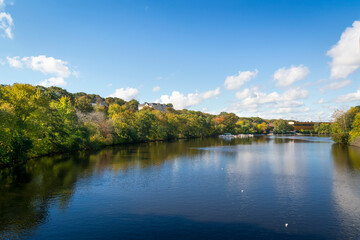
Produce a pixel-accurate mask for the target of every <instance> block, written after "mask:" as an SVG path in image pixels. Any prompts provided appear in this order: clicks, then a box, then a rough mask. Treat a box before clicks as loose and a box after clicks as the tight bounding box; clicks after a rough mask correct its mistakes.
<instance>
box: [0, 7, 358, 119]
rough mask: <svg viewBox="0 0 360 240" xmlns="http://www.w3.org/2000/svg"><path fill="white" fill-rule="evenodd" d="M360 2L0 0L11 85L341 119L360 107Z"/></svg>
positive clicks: (242, 112)
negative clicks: (342, 113) (336, 114)
mask: <svg viewBox="0 0 360 240" xmlns="http://www.w3.org/2000/svg"><path fill="white" fill-rule="evenodd" d="M359 20H360V2H359V1H329V0H327V1H313V0H312V1H297V0H288V1H269V0H267V1H256V0H252V1H250V0H249V1H241V0H237V1H201V0H197V1H190V0H189V1H187V0H172V1H150V0H148V1H141V0H140V1H136V0H123V1H115V0H104V1H91V0H86V1H85V0H77V1H70V0H68V1H67V0H62V1H60V0H58V1H55V0H49V1H40V0H32V1H25V0H0V73H1V74H0V83H1V84H12V83H15V82H20V83H30V84H42V85H45V86H50V85H57V86H60V87H63V88H65V89H67V90H68V91H70V92H80V91H81V92H87V93H96V94H100V95H101V96H103V97H107V96H118V97H122V98H125V99H127V100H129V99H130V98H136V99H138V100H139V101H140V102H144V101H148V102H153V101H158V102H164V103H167V102H172V103H173V104H174V105H175V107H176V108H188V109H193V110H202V111H206V112H210V113H219V112H221V111H230V112H234V113H236V114H238V115H239V116H260V117H265V118H292V119H297V120H313V121H318V120H322V121H325V120H330V119H331V114H332V113H333V111H334V110H335V109H343V108H347V107H350V106H355V105H359V104H360V90H358V89H360V84H359V79H358V78H359V77H358V76H359V71H358V68H359V67H360V47H359V37H360V22H358V21H359Z"/></svg>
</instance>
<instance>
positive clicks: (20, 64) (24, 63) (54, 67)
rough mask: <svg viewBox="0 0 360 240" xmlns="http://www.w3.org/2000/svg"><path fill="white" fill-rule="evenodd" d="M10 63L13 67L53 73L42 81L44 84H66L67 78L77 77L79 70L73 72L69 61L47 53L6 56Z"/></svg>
mask: <svg viewBox="0 0 360 240" xmlns="http://www.w3.org/2000/svg"><path fill="white" fill-rule="evenodd" d="M6 59H7V62H8V64H9V65H10V66H11V67H13V68H28V69H32V70H33V71H38V72H41V73H43V74H44V75H53V76H54V77H51V78H49V79H47V80H44V81H43V82H41V83H40V85H43V86H53V85H57V86H65V85H66V82H65V78H68V77H69V76H70V75H74V76H75V77H77V76H78V75H79V73H78V72H71V71H70V69H69V67H68V63H67V62H65V61H63V60H61V59H56V58H53V57H47V56H45V55H39V56H31V57H23V58H20V57H19V56H15V57H6Z"/></svg>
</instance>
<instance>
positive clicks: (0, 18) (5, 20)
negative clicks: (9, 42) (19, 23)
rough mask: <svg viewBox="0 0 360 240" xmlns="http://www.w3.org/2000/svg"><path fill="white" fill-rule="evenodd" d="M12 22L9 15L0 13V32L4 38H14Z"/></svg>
mask: <svg viewBox="0 0 360 240" xmlns="http://www.w3.org/2000/svg"><path fill="white" fill-rule="evenodd" d="M13 28H14V21H13V19H12V17H11V15H10V14H9V13H6V12H0V30H2V31H4V33H5V35H4V36H5V37H8V38H10V39H13V38H14V35H13V32H12V31H13Z"/></svg>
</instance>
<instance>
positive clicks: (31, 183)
mask: <svg viewBox="0 0 360 240" xmlns="http://www.w3.org/2000/svg"><path fill="white" fill-rule="evenodd" d="M266 141H269V140H267V139H266V138H265V137H260V138H251V139H234V140H232V141H230V142H228V141H224V140H222V139H218V138H206V139H190V140H179V141H175V142H152V143H146V144H137V145H127V146H116V147H108V148H105V149H103V150H100V151H98V152H93V153H78V154H74V155H70V156H64V155H60V156H49V157H43V158H39V159H34V160H31V161H28V162H27V163H26V164H24V165H19V166H16V167H13V168H8V169H2V170H0V235H1V236H4V237H5V238H6V239H7V238H9V239H14V238H19V237H23V236H26V235H29V234H31V232H32V231H35V230H36V229H37V227H38V226H39V225H40V224H41V223H43V222H46V221H48V210H49V207H50V206H52V205H54V206H56V207H57V208H59V209H63V210H65V209H66V208H67V207H68V205H69V204H70V201H71V198H72V195H73V194H74V191H75V185H76V183H77V182H78V181H79V180H80V179H84V178H91V177H92V176H93V174H95V173H97V174H98V173H102V172H104V171H106V170H111V171H128V170H129V169H133V168H139V169H145V168H150V167H158V166H161V165H162V164H164V163H165V162H168V161H172V160H173V159H176V158H179V157H187V158H191V157H194V156H198V155H202V154H206V152H205V151H200V150H199V149H200V148H204V147H217V146H224V145H239V144H246V145H247V144H260V143H264V142H266Z"/></svg>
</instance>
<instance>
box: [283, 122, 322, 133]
mask: <svg viewBox="0 0 360 240" xmlns="http://www.w3.org/2000/svg"><path fill="white" fill-rule="evenodd" d="M316 123H318V122H288V124H290V125H292V126H293V127H294V131H301V130H304V131H313V130H314V125H315V124H316Z"/></svg>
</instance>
